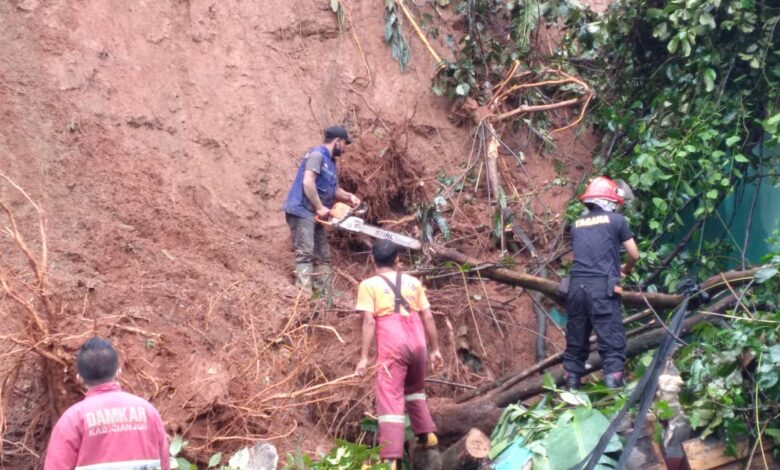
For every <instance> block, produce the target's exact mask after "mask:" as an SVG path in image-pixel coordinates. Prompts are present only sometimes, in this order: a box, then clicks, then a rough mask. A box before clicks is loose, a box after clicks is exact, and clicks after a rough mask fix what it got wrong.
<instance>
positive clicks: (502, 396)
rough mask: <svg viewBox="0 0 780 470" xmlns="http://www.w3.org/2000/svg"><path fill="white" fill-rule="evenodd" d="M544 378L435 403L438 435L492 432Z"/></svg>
mask: <svg viewBox="0 0 780 470" xmlns="http://www.w3.org/2000/svg"><path fill="white" fill-rule="evenodd" d="M735 301H736V298H735V297H734V296H733V295H727V296H726V297H724V298H723V299H720V300H718V301H717V302H716V303H715V304H714V305H712V306H711V307H709V308H708V309H707V310H708V312H713V313H720V312H722V311H725V310H726V309H728V308H730V307H732V306H733V304H734V302H735ZM710 318H712V317H711V316H710V315H708V314H705V313H699V314H696V315H693V316H691V317H689V318H687V319H686V320H685V321H684V323H683V327H682V332H681V334H685V333H688V332H690V331H691V328H693V327H694V326H695V325H697V324H699V323H702V322H704V321H707V320H708V319H710ZM666 334H667V331H666V329H664V328H662V327H661V328H657V329H655V330H653V331H651V332H648V333H645V334H643V335H640V336H637V337H636V338H634V339H632V340H631V341H629V343H628V345H627V347H626V357H634V356H636V355H638V354H641V353H643V352H645V351H649V350H651V349H653V348H655V347H657V346H658V345H659V344H660V342H661V340H662V339H663V338H664V336H666ZM588 363H589V364H590V365H591V366H592V367H591V369H590V370H589V372H595V371H598V370H600V369H601V366H602V363H601V358H600V357H599V355H598V353H596V352H594V353H592V354H591V355H590V357H589V358H588ZM552 376H553V379H554V380H555V383H556V384H558V385H560V384H563V383H564V380H563V370H562V369H559V370H556V371H554V372H553V373H552ZM542 380H543V378H542V377H535V378H533V379H529V380H523V381H520V382H518V383H517V384H516V385H514V386H513V387H511V388H508V389H507V390H503V391H500V392H495V393H491V394H488V395H485V396H483V397H482V398H480V399H479V400H474V401H472V402H469V403H461V404H455V403H442V404H440V405H439V404H438V403H433V404H432V405H433V406H432V408H433V409H432V411H433V416H434V419H435V421H436V425H437V427H438V434H439V436H440V437H441V439H442V441H445V442H447V441H449V442H453V441H454V440H455V439H457V438H458V437H460V436H462V435H463V434H464V433H466V432H467V431H468V430H469V429H470V428H472V427H477V428H479V429H480V430H482V431H483V432H485V433H490V432H492V430H493V427H494V426H495V425H496V422H498V418H499V417H500V416H501V412H502V411H503V407H505V406H507V405H509V404H511V403H516V402H518V401H521V400H525V399H527V398H529V397H532V396H534V395H538V394H539V393H541V392H543V391H544V388H543V387H542Z"/></svg>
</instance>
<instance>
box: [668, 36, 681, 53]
mask: <svg viewBox="0 0 780 470" xmlns="http://www.w3.org/2000/svg"><path fill="white" fill-rule="evenodd" d="M679 45H680V39H679V38H678V37H677V36H674V37H673V38H672V40H671V41H669V44H667V45H666V50H668V51H669V53H670V54H674V53H675V52H677V46H679Z"/></svg>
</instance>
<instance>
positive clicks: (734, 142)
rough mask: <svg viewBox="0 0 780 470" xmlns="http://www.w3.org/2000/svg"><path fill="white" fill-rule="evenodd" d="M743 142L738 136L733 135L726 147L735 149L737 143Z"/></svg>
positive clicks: (727, 141) (727, 140)
mask: <svg viewBox="0 0 780 470" xmlns="http://www.w3.org/2000/svg"><path fill="white" fill-rule="evenodd" d="M740 140H742V138H741V137H740V136H738V135H732V136H731V137H729V138H728V139H726V146H727V147H733V146H734V145H735V144H736V143H737V142H739V141H740Z"/></svg>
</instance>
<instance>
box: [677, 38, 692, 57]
mask: <svg viewBox="0 0 780 470" xmlns="http://www.w3.org/2000/svg"><path fill="white" fill-rule="evenodd" d="M680 44H682V53H683V56H684V57H688V56H689V55H691V43H690V42H689V41H688V39H687V38H686V39H683V40H682V41H680Z"/></svg>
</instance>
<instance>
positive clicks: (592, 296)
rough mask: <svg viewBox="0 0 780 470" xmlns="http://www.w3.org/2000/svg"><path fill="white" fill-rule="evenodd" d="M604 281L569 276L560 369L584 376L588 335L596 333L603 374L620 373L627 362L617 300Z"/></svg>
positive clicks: (623, 331) (620, 310)
mask: <svg viewBox="0 0 780 470" xmlns="http://www.w3.org/2000/svg"><path fill="white" fill-rule="evenodd" d="M613 287H614V285H610V283H609V282H608V281H607V278H606V277H575V276H572V278H571V283H570V284H569V292H568V294H567V295H566V311H567V312H568V314H569V319H568V323H567V324H566V351H565V352H564V353H563V367H564V369H566V370H567V371H568V372H571V373H574V374H583V373H584V372H585V361H586V360H587V358H588V355H589V353H590V351H589V349H590V342H589V341H588V339H589V338H590V334H591V332H592V331H593V330H595V331H596V338H597V339H598V351H599V355H601V360H602V362H603V363H604V373H605V374H609V373H612V372H622V371H623V365H624V363H625V362H626V331H625V328H624V327H623V311H622V308H621V305H620V297H619V296H618V295H616V294H615V293H614V292H613V291H612V289H613Z"/></svg>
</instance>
